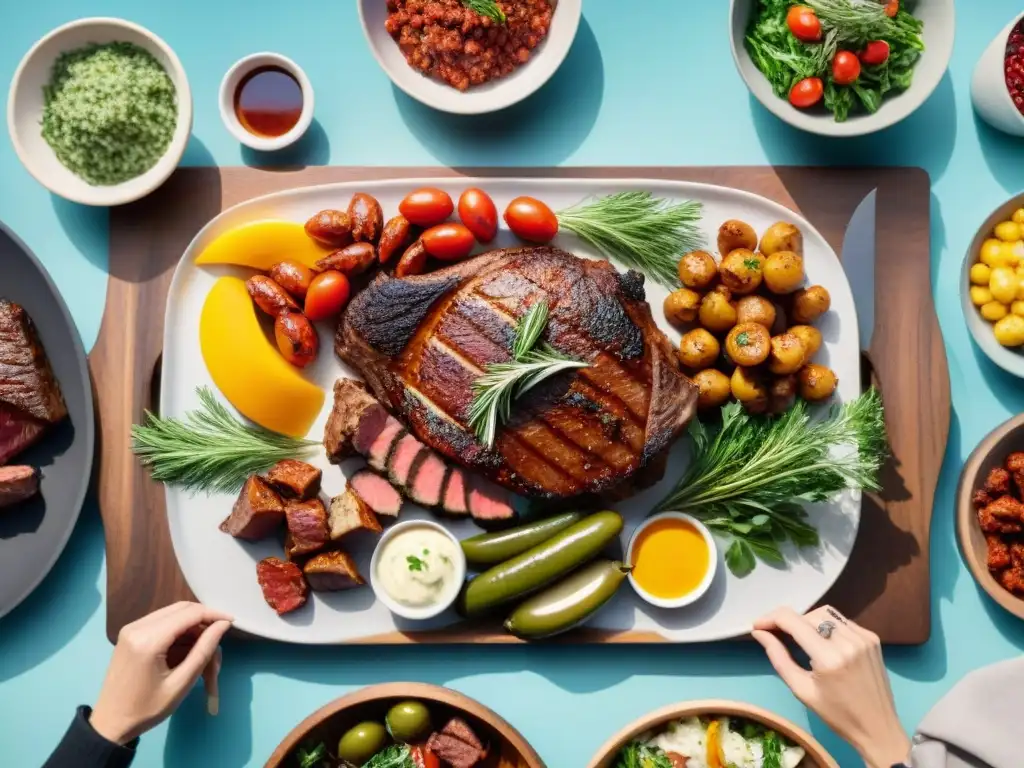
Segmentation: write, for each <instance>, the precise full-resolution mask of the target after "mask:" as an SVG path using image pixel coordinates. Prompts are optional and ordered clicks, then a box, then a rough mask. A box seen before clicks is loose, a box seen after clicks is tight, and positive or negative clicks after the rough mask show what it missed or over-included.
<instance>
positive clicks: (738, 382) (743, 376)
mask: <svg viewBox="0 0 1024 768" xmlns="http://www.w3.org/2000/svg"><path fill="white" fill-rule="evenodd" d="M729 388H730V389H731V390H732V396H733V397H735V398H736V399H737V400H739V401H740V402H741V403H743V407H744V408H746V409H747V410H748V411H750V412H751V413H764V412H765V411H766V410H768V388H767V387H766V386H765V383H764V379H763V377H761V376H760V375H758V374H757V373H756V372H755V371H753V370H752V369H750V368H744V367H743V366H737V368H736V370H735V371H733V372H732V378H731V379H730V380H729Z"/></svg>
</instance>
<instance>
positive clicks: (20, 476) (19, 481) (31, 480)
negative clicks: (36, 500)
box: [0, 466, 39, 508]
mask: <svg viewBox="0 0 1024 768" xmlns="http://www.w3.org/2000/svg"><path fill="white" fill-rule="evenodd" d="M37 493H39V470H38V469H35V468H34V467H17V466H12V467H0V508H3V507H11V506H14V505H15V504H20V503H21V502H23V501H27V500H28V499H31V498H32V497H33V496H35V495H36V494H37Z"/></svg>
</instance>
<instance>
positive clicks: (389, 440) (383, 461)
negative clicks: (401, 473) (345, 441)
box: [360, 416, 405, 472]
mask: <svg viewBox="0 0 1024 768" xmlns="http://www.w3.org/2000/svg"><path fill="white" fill-rule="evenodd" d="M404 435H405V427H403V426H402V422H400V421H399V420H398V419H395V418H392V417H391V416H388V420H387V423H386V424H385V425H384V429H382V430H381V431H380V433H378V435H377V437H376V438H374V440H373V442H372V443H370V445H369V446H368V447H367V448H366V450H365V451H360V453H362V454H363V455H364V456H365V457H366V463H367V464H369V465H370V466H371V467H373V468H374V469H375V470H377V471H378V472H387V468H388V459H389V458H391V451H392V450H393V449H394V447H395V446H396V445H397V444H398V441H399V440H401V439H402V437H403V436H404Z"/></svg>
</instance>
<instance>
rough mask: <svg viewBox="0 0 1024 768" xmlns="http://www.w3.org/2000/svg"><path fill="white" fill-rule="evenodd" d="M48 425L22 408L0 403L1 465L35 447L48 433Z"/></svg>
mask: <svg viewBox="0 0 1024 768" xmlns="http://www.w3.org/2000/svg"><path fill="white" fill-rule="evenodd" d="M46 427H47V425H46V423H45V422H42V421H39V419H34V418H32V417H31V416H29V415H28V414H27V413H25V412H24V411H23V410H21V409H20V408H15V407H14V406H13V405H8V404H7V403H5V402H3V401H0V464H3V463H4V462H5V461H9V460H10V459H12V458H14V457H15V456H16V455H18V454H19V453H21V452H22V451H24V450H25V449H26V448H28V447H29V446H31V445H33V444H34V443H35V442H36V441H38V440H39V438H40V437H42V436H43V433H44V432H45V431H46Z"/></svg>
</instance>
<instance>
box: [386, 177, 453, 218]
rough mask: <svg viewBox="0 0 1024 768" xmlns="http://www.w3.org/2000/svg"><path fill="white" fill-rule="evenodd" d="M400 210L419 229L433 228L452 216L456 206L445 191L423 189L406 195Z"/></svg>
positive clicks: (399, 207)
mask: <svg viewBox="0 0 1024 768" xmlns="http://www.w3.org/2000/svg"><path fill="white" fill-rule="evenodd" d="M398 210H399V212H401V214H402V215H403V216H405V218H407V219H408V220H409V221H411V222H412V223H413V224H415V225H416V226H417V227H432V226H434V225H435V224H440V223H441V222H442V221H444V220H445V219H447V218H448V217H449V216H451V215H452V211H454V210H455V204H454V203H453V202H452V199H451V197H449V196H448V193H447V192H445V191H444V190H443V189H437V188H436V187H423V188H422V189H417V190H416V191H415V192H410V193H409V194H408V195H406V196H405V199H404V200H403V201H402V202H400V203H399V204H398Z"/></svg>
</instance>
